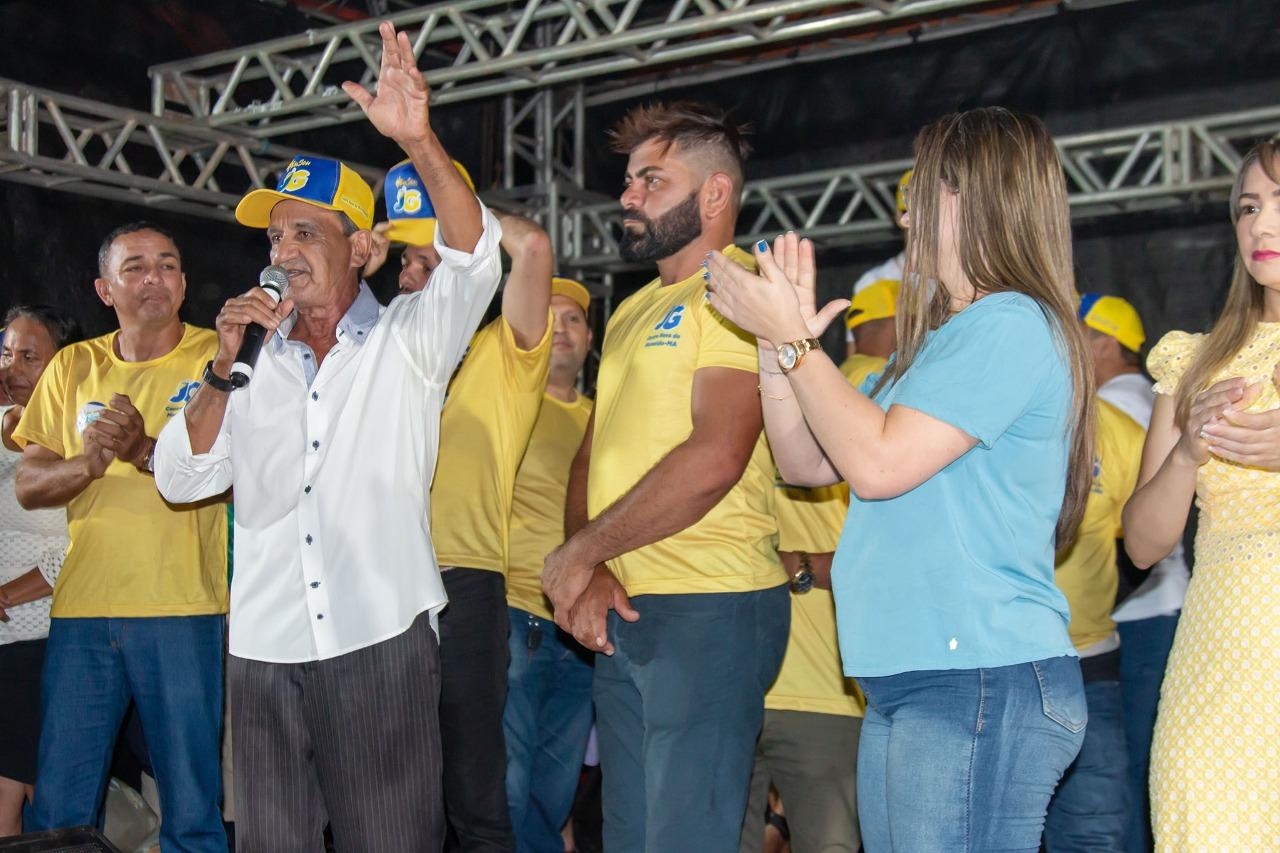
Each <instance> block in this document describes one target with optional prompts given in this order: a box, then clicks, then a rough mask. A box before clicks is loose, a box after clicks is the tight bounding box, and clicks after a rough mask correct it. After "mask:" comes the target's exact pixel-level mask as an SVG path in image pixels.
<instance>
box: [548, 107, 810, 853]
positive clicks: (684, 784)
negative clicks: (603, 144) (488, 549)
mask: <svg viewBox="0 0 1280 853" xmlns="http://www.w3.org/2000/svg"><path fill="white" fill-rule="evenodd" d="M614 147H615V150H617V151H619V152H620V153H624V154H627V155H628V162H627V172H626V177H625V179H624V185H625V189H624V190H623V193H622V197H621V202H622V207H623V213H622V216H623V227H624V234H623V238H622V244H621V249H622V251H623V255H624V257H626V258H628V259H630V260H646V261H654V262H656V264H657V267H658V277H657V278H656V279H654V281H652V282H650V283H649V284H648V285H646V286H645V287H643V288H641V289H640V290H639V291H638V292H637V293H635V294H634V295H632V296H631V297H629V298H628V299H627V300H625V301H624V302H623V303H622V304H621V305H620V306H619V307H618V310H617V311H616V312H615V313H614V315H613V317H612V318H611V319H610V321H609V326H608V330H607V332H606V336H605V342H604V351H603V354H602V356H601V363H600V373H599V378H598V394H597V398H596V406H595V410H594V412H593V414H592V420H591V423H590V424H589V425H588V427H587V431H586V436H585V438H584V439H583V443H582V447H581V448H580V449H579V451H578V455H577V457H576V458H575V459H574V463H573V468H572V473H571V476H570V481H569V489H568V495H567V498H566V510H565V532H566V534H570V538H569V539H568V541H567V542H565V544H564V545H562V546H561V547H560V548H558V549H557V550H556V551H554V552H553V553H552V554H551V555H549V556H548V557H547V561H546V566H545V569H544V572H543V579H542V583H543V589H544V590H545V591H546V593H547V595H548V597H549V598H550V599H551V602H552V604H553V605H554V607H555V615H556V622H557V624H559V625H560V626H561V627H564V628H566V629H568V630H570V631H571V633H572V634H573V635H574V636H575V637H576V638H577V639H578V641H579V642H581V643H582V644H583V645H584V646H585V647H586V648H588V649H591V650H593V651H597V652H600V653H601V654H599V655H598V656H597V659H596V671H595V683H594V695H595V701H596V712H597V728H598V732H599V743H600V759H601V769H602V772H603V779H604V792H603V796H604V818H605V829H604V832H605V848H606V849H608V850H610V851H611V853H612V851H619V853H627V851H640V850H697V851H701V853H718V851H729V850H736V849H737V845H738V836H739V831H740V829H741V826H742V818H743V813H744V811H745V808H746V801H747V785H748V782H749V779H750V776H751V766H752V757H753V753H754V745H755V739H756V735H757V734H758V733H759V731H760V725H761V721H762V719H763V716H764V704H763V700H764V692H765V690H766V689H767V688H768V686H769V685H770V683H772V681H773V679H774V677H775V676H776V675H777V672H778V667H779V664H780V662H781V659H782V654H783V650H784V648H785V646H786V641H787V629H788V624H789V605H788V598H787V588H786V580H787V577H786V573H785V572H784V571H783V569H782V565H781V563H780V562H779V558H778V553H777V549H776V544H777V539H776V537H777V525H776V523H775V521H774V518H773V512H772V500H771V498H772V488H773V469H772V465H771V463H770V459H769V453H768V449H767V446H766V445H765V443H764V441H763V439H761V436H760V430H761V411H760V401H759V398H758V397H757V387H758V378H757V364H758V355H757V351H756V346H755V342H754V341H753V340H751V339H750V338H749V337H748V336H746V335H745V333H743V332H742V331H741V330H740V329H738V328H736V327H734V326H733V325H732V324H730V323H728V322H727V321H726V320H724V318H722V317H720V316H719V315H718V314H716V313H715V312H714V311H713V310H711V308H710V306H709V305H708V304H707V301H706V299H705V289H704V282H703V278H702V275H701V272H702V267H701V263H702V261H703V259H704V258H705V257H706V256H707V255H708V253H710V252H712V251H716V250H724V251H725V252H726V253H727V254H729V256H730V257H732V258H734V259H735V260H736V261H737V262H738V263H741V264H743V265H752V259H751V256H750V255H748V254H747V253H745V252H743V251H742V250H740V249H738V248H736V247H734V246H733V235H734V223H735V220H736V219H737V215H738V205H739V200H740V199H741V193H742V161H743V158H744V157H745V155H746V153H747V147H746V144H745V143H744V142H743V140H742V137H741V132H740V130H739V129H738V128H736V127H734V126H733V125H732V124H730V123H728V122H727V121H726V120H725V119H724V117H723V116H721V115H718V114H716V113H714V112H712V111H711V110H708V109H706V108H705V107H701V106H700V105H697V104H687V103H681V104H672V105H671V106H669V107H664V106H661V105H655V106H650V107H643V108H638V109H635V110H633V111H632V112H630V113H628V115H627V116H626V117H625V118H624V119H623V121H622V122H621V124H620V125H619V126H618V128H617V129H616V131H615V133H614ZM588 470H589V471H590V477H589V478H588ZM588 519H590V521H588ZM609 611H613V612H609Z"/></svg>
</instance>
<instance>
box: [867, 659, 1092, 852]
mask: <svg viewBox="0 0 1280 853" xmlns="http://www.w3.org/2000/svg"><path fill="white" fill-rule="evenodd" d="M858 684H859V685H860V686H861V687H862V690H863V692H864V693H865V694H866V697H867V716H866V718H865V719H864V720H863V721H862V737H861V739H860V741H859V743H858V817H859V820H860V822H861V825H862V844H863V848H864V849H865V850H866V851H867V853H891V851H892V853H934V851H961V850H962V851H979V850H1026V851H1038V850H1039V849H1040V836H1041V833H1042V832H1043V830H1044V816H1045V812H1046V811H1047V809H1048V807H1049V797H1050V796H1052V794H1053V789H1054V787H1055V786H1056V785H1057V784H1058V779H1060V778H1061V777H1062V773H1063V771H1064V770H1066V768H1067V765H1069V764H1070V763H1071V762H1072V760H1074V759H1075V757H1076V753H1077V752H1079V751H1080V744H1081V742H1082V741H1083V740H1084V729H1085V722H1086V720H1087V718H1088V713H1087V711H1086V709H1085V696H1084V685H1083V683H1082V682H1081V679H1080V663H1079V661H1078V660H1077V659H1076V658H1074V657H1058V658H1049V659H1047V660H1042V661H1035V662H1033V663H1023V664H1015V665H1013V666H1002V667H994V668H991V669H954V670H929V671H922V672H904V673H900V674H898V675H887V676H880V677H876V678H858Z"/></svg>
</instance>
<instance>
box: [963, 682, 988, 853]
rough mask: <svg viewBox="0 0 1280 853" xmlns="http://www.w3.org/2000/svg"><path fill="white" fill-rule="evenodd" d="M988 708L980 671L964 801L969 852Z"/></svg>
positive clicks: (966, 841) (965, 835)
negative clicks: (975, 784)
mask: <svg viewBox="0 0 1280 853" xmlns="http://www.w3.org/2000/svg"><path fill="white" fill-rule="evenodd" d="M986 707H987V671H986V670H985V669H979V670H978V719H977V725H976V726H974V729H973V740H972V743H971V745H970V747H969V778H968V779H967V780H965V781H966V785H965V800H964V849H965V850H966V851H968V850H969V849H970V848H971V847H972V845H973V773H974V767H975V766H976V765H977V763H978V737H979V736H980V735H981V734H982V728H983V713H984V712H985V711H986Z"/></svg>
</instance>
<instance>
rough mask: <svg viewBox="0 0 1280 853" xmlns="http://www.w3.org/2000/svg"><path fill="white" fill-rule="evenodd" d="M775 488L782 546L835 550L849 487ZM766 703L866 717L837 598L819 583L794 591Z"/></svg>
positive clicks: (777, 483) (821, 551)
mask: <svg viewBox="0 0 1280 853" xmlns="http://www.w3.org/2000/svg"><path fill="white" fill-rule="evenodd" d="M775 486H776V488H775V491H774V497H775V511H776V512H777V515H778V549H779V550H781V551H804V552H806V553H809V554H824V553H827V552H829V551H834V550H835V549H836V544H837V543H838V542H839V541H840V532H841V530H842V529H843V528H844V517H845V513H846V512H847V511H848V509H849V487H848V485H847V484H845V483H838V484H836V485H834V486H824V487H822V488H819V489H803V488H800V487H798V486H788V485H787V484H786V483H783V482H782V481H781V479H779V480H777V481H775ZM764 706H765V707H766V708H770V709H773V710H775V711H809V712H811V713H815V714H840V715H842V716H846V717H861V716H862V715H863V712H864V708H865V702H864V701H863V698H862V693H861V692H860V691H859V690H858V687H857V684H855V683H854V680H853V679H852V678H848V677H846V676H845V674H844V671H843V668H842V667H841V665H840V647H839V643H838V642H837V640H836V606H835V598H834V597H833V596H832V594H831V592H830V590H825V589H818V588H817V587H814V588H813V589H811V590H809V591H808V592H806V593H803V594H800V595H797V594H795V593H792V594H791V633H790V635H789V636H788V637H787V651H786V654H785V655H784V656H783V658H782V668H781V669H780V670H779V671H778V677H777V679H775V680H774V682H773V686H772V687H770V688H769V692H768V693H766V694H765V697H764Z"/></svg>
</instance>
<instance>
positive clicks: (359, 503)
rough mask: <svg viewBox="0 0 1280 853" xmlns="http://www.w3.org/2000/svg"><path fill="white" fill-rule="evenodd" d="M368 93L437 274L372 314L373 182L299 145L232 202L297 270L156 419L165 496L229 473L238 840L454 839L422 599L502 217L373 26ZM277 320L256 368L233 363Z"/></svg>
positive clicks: (253, 307) (430, 614) (239, 317)
mask: <svg viewBox="0 0 1280 853" xmlns="http://www.w3.org/2000/svg"><path fill="white" fill-rule="evenodd" d="M382 38H383V59H382V72H381V79H380V81H379V88H378V95H377V97H376V98H374V97H373V96H371V95H370V94H369V93H368V92H366V91H365V90H364V89H363V88H361V87H360V86H358V85H355V84H351V83H347V84H344V89H346V91H347V93H348V94H349V95H350V96H351V97H352V99H353V100H355V101H356V102H357V103H359V104H360V106H361V107H362V108H363V109H364V111H365V114H366V115H367V116H368V118H369V119H370V121H371V122H373V124H374V126H375V127H376V128H377V129H378V130H379V131H380V132H382V133H383V134H385V135H386V136H389V137H391V138H392V139H394V140H395V141H396V142H397V143H399V144H400V146H401V147H402V148H403V149H404V150H405V152H406V153H407V154H408V156H409V157H410V159H411V160H412V161H413V163H414V166H415V167H416V168H417V171H418V174H419V175H421V176H422V179H423V181H424V183H425V184H426V187H427V191H428V192H429V193H430V195H431V198H432V200H433V202H435V205H436V210H437V212H438V223H439V225H438V229H437V232H436V238H435V247H436V250H437V251H438V252H439V253H440V256H441V258H442V261H443V262H442V263H441V265H440V266H439V267H438V268H437V269H436V270H435V271H434V273H433V275H432V278H431V282H430V286H429V287H427V288H426V289H425V290H424V291H422V292H420V293H413V294H409V295H405V296H400V297H398V298H397V299H395V300H393V301H392V303H391V304H390V305H389V306H386V307H385V308H384V307H382V306H380V305H379V304H378V303H377V301H376V299H374V297H373V294H372V292H371V291H370V290H369V288H368V286H367V285H366V284H364V283H362V282H361V281H360V277H359V272H360V269H361V268H362V267H363V266H364V264H365V262H366V261H367V260H368V258H369V253H370V249H371V245H372V237H371V233H370V231H369V228H370V225H371V224H372V212H373V194H372V191H371V190H370V189H369V187H368V185H367V184H365V183H364V181H363V180H362V179H360V178H359V177H358V176H357V175H356V174H355V173H354V172H353V171H351V170H350V169H348V168H347V167H346V166H344V165H342V164H340V163H337V162H336V161H329V160H324V159H322V158H315V157H311V158H303V157H299V158H296V159H295V160H294V161H293V163H292V164H291V165H290V167H289V169H288V170H287V171H286V172H285V174H284V175H283V176H282V177H281V179H280V183H279V184H278V186H277V188H276V190H274V191H272V190H265V189H264V190H255V191H254V192H251V193H249V194H248V195H247V196H245V198H244V199H243V200H242V201H241V203H240V205H239V206H238V207H237V210H236V216H237V219H239V220H240V221H241V222H242V223H244V224H247V225H250V226H252V227H266V229H267V234H268V237H269V239H270V242H271V262H272V263H273V264H276V265H279V266H282V267H284V269H285V270H286V271H287V272H288V275H289V283H290V287H289V291H288V293H287V295H286V297H285V299H284V300H283V301H282V302H281V303H280V304H279V305H275V304H274V303H273V302H272V300H271V299H269V298H268V296H267V295H266V292H265V291H264V290H262V289H260V288H255V289H253V290H251V291H249V292H248V293H245V294H244V295H242V296H239V297H236V298H234V299H231V300H229V301H228V302H227V303H226V305H225V306H224V307H223V309H222V312H221V313H220V314H219V316H218V320H217V330H218V336H219V351H218V356H217V358H216V359H214V360H213V361H212V362H210V364H209V366H208V367H207V368H206V371H205V382H204V384H203V385H202V386H201V388H200V389H199V391H198V393H197V394H196V396H195V398H194V399H193V400H192V401H191V402H190V403H189V404H188V406H187V409H186V413H185V416H184V417H180V418H174V419H173V420H172V421H171V422H170V428H167V429H165V430H164V432H163V433H162V434H161V436H160V439H159V442H158V445H157V447H156V455H155V469H156V483H157V485H158V486H159V488H160V491H161V492H162V493H163V494H164V496H165V497H166V498H167V499H168V500H170V501H174V502H191V501H196V500H201V499H205V498H208V497H211V496H213V495H216V494H219V493H221V492H223V491H225V490H226V489H227V488H228V487H234V496H235V502H236V513H235V528H236V529H235V534H236V536H235V548H236V555H235V557H236V560H235V567H236V569H235V572H236V573H235V578H234V581H233V584H232V590H231V601H232V604H231V639H230V651H231V658H230V661H229V664H228V673H229V676H230V701H231V717H232V731H233V746H234V750H235V762H234V763H235V777H236V778H235V794H236V815H237V825H236V829H237V832H236V835H237V839H236V841H237V849H239V850H242V851H246V850H247V851H251V853H252V851H270V853H288V851H294V850H296V851H303V850H306V851H314V850H318V849H321V847H322V844H321V837H322V832H323V830H324V826H325V824H326V822H327V823H329V824H330V825H331V827H332V830H333V833H334V840H335V842H336V845H337V847H338V849H340V850H379V851H382V850H386V851H415V853H416V851H430V850H438V849H440V847H441V845H442V843H443V840H444V819H443V806H442V796H441V785H440V773H441V752H440V735H439V723H438V717H437V712H438V704H439V690H440V669H439V646H438V643H437V639H436V635H435V632H434V631H433V628H434V624H433V623H434V621H435V615H436V613H437V612H438V611H439V610H440V608H441V607H443V606H444V604H445V600H446V599H445V594H444V588H443V586H442V585H441V582H440V572H439V568H438V567H437V565H436V562H435V556H434V553H433V549H432V545H431V535H430V531H429V530H428V524H427V519H428V518H429V517H430V511H429V510H430V507H429V488H430V484H431V478H432V472H433V470H434V468H435V458H436V450H437V446H438V441H439V421H440V410H441V407H442V405H443V402H444V393H445V388H446V385H447V383H448V381H449V377H450V375H451V374H452V372H453V370H454V368H455V366H456V365H457V363H458V361H459V359H460V358H461V357H462V354H463V352H464V351H465V349H466V346H467V342H468V340H469V339H470V337H471V334H472V332H473V331H474V330H475V328H476V326H477V325H478V323H479V321H480V319H481V316H482V315H483V313H484V311H485V308H486V307H487V305H488V303H489V301H490V299H491V297H492V295H493V293H494V291H495V290H496V288H497V284H498V279H499V275H500V262H499V254H498V241H499V238H500V236H501V229H500V227H499V226H498V223H497V221H496V220H495V219H494V218H493V216H492V215H491V214H490V213H489V212H488V211H487V210H485V208H484V207H483V206H482V205H481V204H480V203H479V201H478V200H477V199H476V197H475V195H474V194H473V193H472V191H471V190H470V189H469V188H468V187H467V185H466V184H465V183H464V182H463V180H462V178H461V177H460V176H459V175H458V172H457V170H456V169H455V168H454V166H453V163H452V161H451V159H450V157H449V155H448V154H447V153H446V152H445V150H444V148H443V146H442V145H441V144H440V142H439V140H438V139H437V138H436V136H435V134H434V133H433V132H432V130H431V126H430V124H429V120H428V107H427V103H428V96H427V87H426V83H425V82H424V81H423V79H422V75H421V74H420V73H419V72H418V69H417V68H416V66H415V61H414V57H413V53H412V51H411V49H410V46H409V42H408V39H407V38H406V37H405V36H404V34H400V35H399V36H398V37H397V34H396V33H395V31H394V29H393V28H392V27H391V25H390V24H388V23H384V24H383V25H382ZM249 323H257V324H259V325H261V326H263V327H264V328H265V329H266V330H267V340H266V341H265V342H264V344H263V347H262V351H261V355H260V356H259V358H258V361H257V365H256V368H255V370H254V372H253V375H252V380H251V382H250V383H249V384H248V385H246V386H244V387H241V388H236V389H235V390H232V386H231V384H230V382H229V381H228V378H229V370H230V368H231V365H232V363H233V361H234V357H235V354H236V352H237V350H238V348H239V346H240V344H241V341H242V339H243V336H244V330H245V327H246V325H247V324H249Z"/></svg>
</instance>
